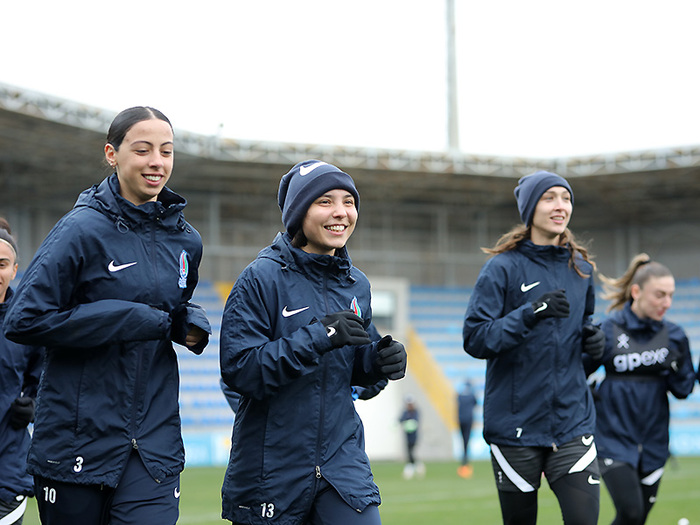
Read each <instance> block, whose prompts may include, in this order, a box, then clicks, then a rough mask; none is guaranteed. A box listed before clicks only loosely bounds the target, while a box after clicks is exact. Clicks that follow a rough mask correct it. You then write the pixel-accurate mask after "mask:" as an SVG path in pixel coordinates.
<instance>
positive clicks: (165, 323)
mask: <svg viewBox="0 0 700 525" xmlns="http://www.w3.org/2000/svg"><path fill="white" fill-rule="evenodd" d="M71 224H73V229H75V230H77V232H76V233H73V232H71V229H72V228H71V227H70V225H71ZM80 235H81V234H80V230H79V228H78V227H77V226H76V225H75V224H74V223H71V222H69V221H65V220H62V221H61V222H59V224H58V225H56V227H55V228H54V229H53V230H52V231H51V233H50V234H49V236H48V237H47V238H46V240H45V241H44V242H43V243H42V245H41V246H40V247H39V250H38V251H37V253H36V255H35V257H34V259H33V260H32V262H31V263H30V265H29V268H27V271H26V272H25V274H24V276H23V278H22V281H21V282H20V285H19V287H18V288H17V291H16V294H15V297H14V300H13V302H12V304H11V305H10V307H9V309H8V311H7V315H6V318H5V326H4V331H5V335H6V337H7V338H8V339H10V340H12V341H15V342H17V343H20V344H28V345H38V346H46V347H72V348H89V347H95V346H101V345H105V344H113V343H119V342H126V341H144V340H155V339H164V338H166V337H167V335H168V333H169V331H170V318H169V315H168V313H167V312H164V311H162V310H159V309H156V308H153V307H151V306H149V305H147V304H142V303H134V302H131V301H124V300H118V299H104V300H99V301H95V302H92V303H86V304H74V299H73V291H74V287H75V286H76V282H75V276H76V275H78V273H79V270H80V268H81V265H83V264H85V263H86V261H85V260H84V259H83V258H82V249H81V246H80V243H81V241H80V240H79V237H80Z"/></svg>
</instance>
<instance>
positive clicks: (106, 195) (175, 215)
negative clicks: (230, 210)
mask: <svg viewBox="0 0 700 525" xmlns="http://www.w3.org/2000/svg"><path fill="white" fill-rule="evenodd" d="M186 205H187V201H186V200H185V199H184V198H183V197H181V196H180V195H178V194H177V193H175V192H174V191H172V190H170V189H169V188H167V187H164V188H163V190H162V191H161V192H160V194H159V195H158V200H156V201H153V202H146V203H145V204H142V205H140V206H136V205H134V204H133V203H131V202H129V201H128V200H126V199H125V198H124V197H122V196H121V194H120V186H119V179H118V177H117V174H116V173H113V174H112V175H110V176H109V177H107V178H106V179H104V180H103V181H102V182H101V183H100V184H96V185H94V186H92V187H91V188H88V189H87V190H85V191H83V192H82V193H81V194H80V195H79V196H78V200H77V201H76V203H75V206H74V208H79V207H81V206H88V207H90V208H93V209H95V210H97V211H99V212H100V213H103V214H104V215H106V216H107V217H110V218H111V219H112V220H113V221H114V222H115V223H116V224H117V227H118V228H126V229H134V228H138V226H139V225H141V224H143V223H144V222H146V221H151V220H154V219H156V218H157V217H160V219H161V220H162V221H163V224H164V225H165V226H166V227H178V228H179V229H183V228H184V217H182V214H181V213H180V212H181V211H182V210H183V209H184V208H185V206H186Z"/></svg>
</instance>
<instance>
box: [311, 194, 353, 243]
mask: <svg viewBox="0 0 700 525" xmlns="http://www.w3.org/2000/svg"><path fill="white" fill-rule="evenodd" d="M356 222H357V208H355V198H354V197H353V196H352V194H351V193H350V192H348V191H347V190H330V191H327V192H326V193H324V194H323V195H321V196H320V197H319V198H317V199H316V200H315V201H314V202H312V203H311V206H309V209H308V210H307V212H306V216H305V217H304V222H303V223H302V225H301V227H302V230H303V232H304V235H305V236H306V240H307V244H306V245H305V246H303V247H302V250H304V251H305V252H308V253H316V254H320V255H334V254H335V250H337V249H340V248H342V247H343V246H345V244H347V242H348V239H349V238H350V235H352V232H353V231H354V230H355V223H356Z"/></svg>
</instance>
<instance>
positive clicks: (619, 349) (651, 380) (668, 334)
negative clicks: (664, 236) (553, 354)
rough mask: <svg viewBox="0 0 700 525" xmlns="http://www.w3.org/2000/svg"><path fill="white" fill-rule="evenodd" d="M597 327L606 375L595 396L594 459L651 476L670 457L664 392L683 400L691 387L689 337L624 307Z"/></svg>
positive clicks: (666, 405) (693, 383) (672, 327)
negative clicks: (600, 329) (672, 363)
mask: <svg viewBox="0 0 700 525" xmlns="http://www.w3.org/2000/svg"><path fill="white" fill-rule="evenodd" d="M602 327H603V330H604V331H605V336H606V340H605V353H604V354H603V358H602V363H603V365H604V366H605V373H606V377H605V379H604V380H603V382H602V383H601V385H600V386H599V388H598V389H597V392H596V396H595V397H596V402H595V405H596V414H597V416H596V417H597V424H596V434H595V440H596V447H597V448H598V457H600V458H612V459H616V460H618V461H623V462H625V463H628V464H630V465H632V466H633V467H634V468H637V467H639V468H640V470H641V472H644V473H648V472H652V471H654V470H656V469H658V468H661V467H663V466H664V463H665V462H666V460H667V459H668V456H669V435H668V431H669V422H670V412H669V404H668V394H669V393H670V394H671V395H673V396H674V397H676V398H678V399H685V398H686V397H688V395H690V393H691V392H692V391H693V386H694V385H695V369H694V367H693V363H692V358H691V355H690V345H689V343H688V338H687V336H686V334H685V332H684V331H683V329H682V328H681V327H680V326H678V325H676V324H674V323H672V322H670V321H668V320H665V319H664V320H662V321H654V320H652V319H639V317H637V316H636V315H635V314H634V312H632V310H631V309H630V304H629V303H628V304H626V305H625V307H624V308H623V309H622V310H617V311H614V312H612V313H611V314H610V316H609V317H607V318H606V319H605V320H604V321H603V324H602ZM657 336H660V338H659V337H657ZM641 349H644V350H643V351H641V352H640V350H641ZM666 360H675V361H676V363H677V366H676V370H673V369H669V367H668V366H663V363H664V362H665V361H666Z"/></svg>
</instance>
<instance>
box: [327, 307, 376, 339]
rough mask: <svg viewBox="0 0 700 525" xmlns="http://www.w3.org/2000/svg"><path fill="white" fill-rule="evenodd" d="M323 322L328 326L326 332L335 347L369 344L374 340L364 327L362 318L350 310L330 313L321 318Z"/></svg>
mask: <svg viewBox="0 0 700 525" xmlns="http://www.w3.org/2000/svg"><path fill="white" fill-rule="evenodd" d="M321 324H322V325H323V326H325V327H326V334H328V337H330V339H331V343H332V344H333V348H340V347H341V346H347V345H352V346H357V345H368V344H370V343H371V342H372V340H371V339H370V338H369V335H368V334H367V332H365V329H364V328H363V327H362V319H360V318H359V317H357V316H356V315H355V314H354V313H352V312H351V311H350V310H343V311H341V312H335V313H332V314H328V315H327V316H326V317H324V318H323V319H321Z"/></svg>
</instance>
